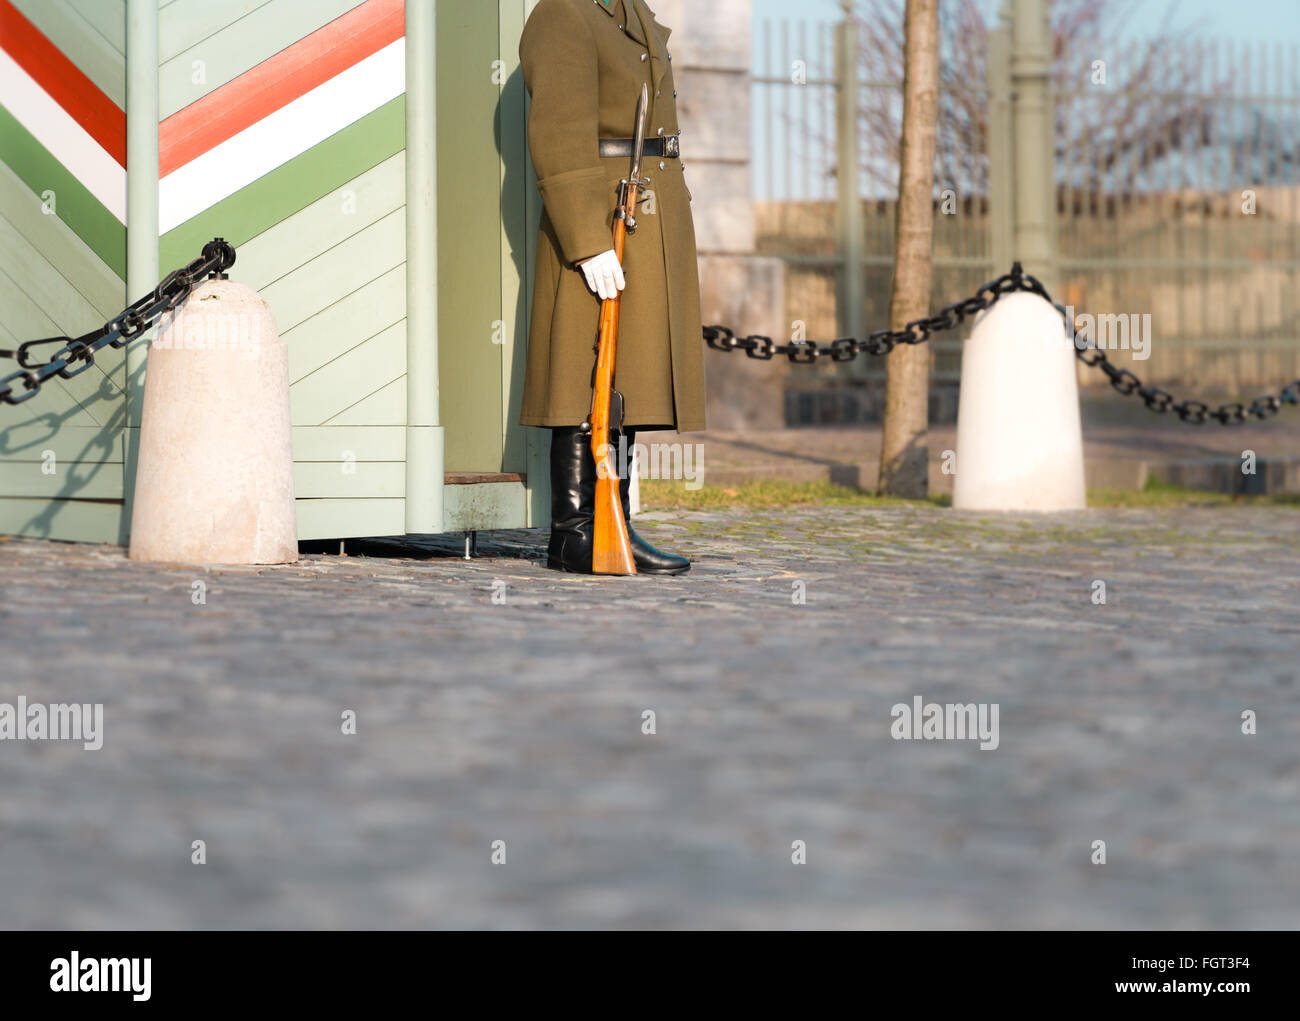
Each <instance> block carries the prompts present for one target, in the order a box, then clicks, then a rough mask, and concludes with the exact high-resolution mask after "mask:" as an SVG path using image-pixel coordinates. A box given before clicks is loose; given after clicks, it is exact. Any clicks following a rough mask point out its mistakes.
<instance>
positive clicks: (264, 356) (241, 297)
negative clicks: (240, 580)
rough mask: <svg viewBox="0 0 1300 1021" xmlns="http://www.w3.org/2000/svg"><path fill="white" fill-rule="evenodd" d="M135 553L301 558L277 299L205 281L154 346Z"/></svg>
mask: <svg viewBox="0 0 1300 1021" xmlns="http://www.w3.org/2000/svg"><path fill="white" fill-rule="evenodd" d="M144 390H145V392H144V411H143V417H142V419H141V425H140V451H139V456H138V458H137V461H136V476H135V508H134V511H133V513H132V517H131V559H132V560H155V561H158V560H161V561H173V562H183V563H197V564H291V563H294V562H296V561H297V559H298V528H297V519H296V515H295V510H294V493H293V446H292V433H291V430H290V422H289V357H288V349H287V348H286V346H285V345H284V344H282V343H280V340H279V336H278V334H277V332H276V328H275V319H274V318H273V317H272V315H271V309H270V306H268V305H267V303H266V302H265V301H264V300H263V299H262V297H261V296H260V295H259V294H258V293H257V292H256V291H254V290H253V289H252V288H250V287H247V286H245V285H244V284H239V283H235V282H234V281H233V280H205V281H202V282H201V283H199V284H197V285H196V286H195V287H194V290H193V291H192V292H191V294H190V296H189V298H188V299H187V300H186V302H185V303H184V304H183V305H181V307H180V308H179V309H177V310H176V312H174V313H172V314H171V315H169V316H166V317H164V318H163V320H162V324H161V326H160V328H159V331H158V335H157V337H156V338H155V339H154V341H153V342H152V343H151V344H150V345H149V360H148V367H147V370H146V375H145V388H144Z"/></svg>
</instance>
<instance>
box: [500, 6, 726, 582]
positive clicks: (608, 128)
mask: <svg viewBox="0 0 1300 1021" xmlns="http://www.w3.org/2000/svg"><path fill="white" fill-rule="evenodd" d="M670 31H671V30H670V29H668V28H665V27H664V26H662V25H660V24H659V23H658V22H656V21H655V18H654V12H653V11H651V10H650V9H649V7H647V6H646V2H645V0H540V3H538V5H537V7H536V8H535V9H534V11H533V13H532V15H531V16H530V17H529V19H528V23H527V24H526V25H525V26H524V33H523V37H522V38H521V40H520V43H519V56H520V60H521V62H522V65H523V73H524V82H525V84H526V85H527V87H528V91H529V93H530V94H531V96H532V108H531V111H530V113H529V118H528V147H529V151H530V152H531V153H532V157H533V165H534V167H535V168H536V170H537V185H538V188H539V189H540V191H541V194H542V208H543V211H542V219H541V227H540V232H539V235H538V241H537V268H536V276H535V280H534V290H533V307H532V320H531V325H530V330H529V340H528V365H527V371H526V375H525V380H524V397H523V408H522V412H521V414H520V422H521V424H523V425H534V426H544V427H548V428H550V430H551V539H550V545H549V548H548V551H547V563H548V565H549V566H550V567H553V568H556V569H558V570H564V571H575V572H579V573H590V571H591V549H592V527H593V519H594V515H595V510H594V505H595V487H596V466H595V462H594V460H593V458H592V456H591V450H590V446H589V443H588V438H587V436H586V434H585V433H583V432H582V431H581V429H580V427H581V425H582V423H584V422H585V420H586V418H587V415H588V413H589V412H590V410H591V399H592V385H593V371H594V367H595V346H596V339H597V324H598V321H599V318H600V302H601V301H602V300H603V299H605V298H612V297H614V296H615V295H616V294H617V292H618V291H620V290H622V289H623V287H624V280H625V277H626V278H627V279H630V280H631V281H632V286H631V287H630V288H629V289H628V290H627V292H626V294H624V295H623V298H622V314H621V322H620V328H619V338H618V362H617V374H618V378H617V385H618V389H619V390H620V391H621V392H622V394H623V397H624V401H625V405H624V426H623V429H622V434H621V436H620V435H618V434H614V433H611V436H610V442H611V445H612V446H613V447H614V449H615V452H616V453H617V452H618V451H621V450H624V449H626V450H628V451H630V450H631V449H632V444H633V442H634V437H635V435H636V433H637V432H638V431H642V430H650V429H674V428H675V429H677V430H679V431H682V432H687V431H695V430H700V429H703V428H704V357H703V341H702V337H701V326H700V295H699V277H698V269H697V265H696V254H695V226H694V224H693V222H692V220H691V207H690V201H691V193H690V191H689V190H688V189H687V187H686V181H685V178H684V177H683V174H682V167H683V164H682V162H681V159H680V144H679V141H678V138H679V131H678V127H677V104H676V103H675V102H674V98H675V97H676V95H677V92H676V89H674V87H673V73H672V66H671V63H672V54H671V53H670V52H669V51H668V46H667V43H668V35H669V32H670ZM643 84H648V85H649V90H650V106H649V113H648V116H647V120H646V149H645V158H644V160H643V163H642V167H643V170H642V176H643V178H648V180H649V184H648V185H647V186H646V195H645V199H644V203H643V205H642V206H641V208H640V209H638V215H637V219H638V221H639V224H640V227H639V229H638V230H637V231H636V233H635V234H633V235H632V236H630V237H629V239H628V242H627V247H626V249H625V251H624V261H623V264H622V266H621V267H620V265H619V261H618V258H617V257H616V256H615V254H614V252H613V249H612V241H611V231H612V226H613V212H614V207H615V204H616V202H617V197H618V184H619V181H620V180H621V179H622V178H623V177H626V176H627V172H628V165H629V158H630V156H631V151H632V139H631V136H632V134H633V130H634V128H633V122H634V118H635V115H636V103H637V97H638V96H639V95H640V92H641V86H642V85H643ZM620 475H621V477H622V479H623V482H622V493H621V495H622V499H623V509H624V516H625V517H626V512H627V507H628V471H627V470H626V467H621V469H620ZM628 533H629V538H630V539H631V543H632V551H633V558H634V561H635V563H636V569H637V572H638V573H640V574H681V573H682V572H684V571H686V570H688V569H689V568H690V561H689V560H687V559H686V558H684V557H678V556H673V555H671V554H667V553H662V552H660V551H659V550H657V549H655V548H654V547H653V546H651V545H650V544H649V543H647V542H645V541H644V540H643V539H641V537H640V536H638V535H637V534H636V533H635V532H634V531H632V528H631V526H630V525H629V527H628Z"/></svg>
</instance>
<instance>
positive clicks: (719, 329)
mask: <svg viewBox="0 0 1300 1021" xmlns="http://www.w3.org/2000/svg"><path fill="white" fill-rule="evenodd" d="M1019 291H1026V292H1028V293H1030V294H1036V295H1038V296H1039V297H1040V298H1043V299H1044V300H1045V301H1047V302H1049V303H1051V305H1052V307H1053V308H1055V309H1056V310H1057V312H1059V313H1060V315H1061V319H1062V321H1063V322H1064V323H1065V327H1066V330H1067V331H1068V332H1069V334H1070V336H1071V337H1072V338H1073V340H1074V353H1075V355H1076V356H1077V357H1078V359H1079V360H1080V361H1081V362H1083V364H1084V365H1087V366H1089V367H1095V368H1099V369H1101V371H1102V372H1103V373H1105V374H1106V378H1107V379H1108V380H1110V385H1111V386H1113V387H1114V388H1115V389H1116V390H1118V391H1119V392H1120V393H1121V394H1123V395H1124V396H1126V397H1127V396H1130V395H1132V394H1137V395H1138V396H1139V397H1141V398H1142V400H1143V401H1144V402H1145V403H1146V406H1147V407H1148V408H1149V409H1150V410H1151V411H1154V412H1156V413H1157V414H1162V415H1163V414H1166V413H1167V412H1170V411H1172V412H1174V413H1175V414H1176V415H1177V416H1178V417H1179V418H1180V419H1181V420H1182V421H1184V422H1190V423H1191V424H1193V425H1204V424H1205V422H1207V421H1209V420H1210V419H1214V420H1215V421H1216V422H1218V423H1219V424H1220V425H1237V424H1240V423H1243V422H1245V421H1246V419H1247V418H1249V417H1254V418H1258V419H1265V418H1271V417H1272V416H1273V415H1276V414H1277V413H1278V412H1279V411H1280V410H1281V409H1282V405H1284V404H1300V379H1297V380H1293V381H1292V382H1290V383H1288V384H1287V385H1286V386H1284V387H1283V388H1282V389H1281V391H1280V392H1279V393H1278V394H1276V395H1273V394H1269V395H1267V396H1264V397H1257V398H1255V400H1253V401H1251V402H1250V404H1248V405H1247V404H1241V403H1240V402H1230V403H1227V404H1221V405H1219V406H1218V407H1217V408H1211V407H1210V406H1209V405H1208V404H1204V403H1202V402H1201V401H1178V400H1175V398H1174V396H1173V394H1171V393H1169V392H1168V391H1166V390H1161V389H1160V388H1159V387H1154V386H1145V385H1144V384H1143V383H1142V380H1140V379H1139V378H1138V377H1137V376H1136V375H1134V374H1133V373H1132V372H1130V371H1129V370H1128V369H1121V368H1118V367H1117V366H1116V365H1115V364H1114V363H1113V362H1112V361H1111V360H1110V359H1109V358H1107V357H1106V352H1105V351H1103V350H1101V349H1100V348H1099V347H1097V346H1096V344H1095V343H1094V342H1092V341H1090V340H1087V339H1085V338H1082V337H1080V336H1079V334H1078V333H1077V332H1075V329H1074V324H1073V323H1072V322H1070V321H1069V314H1068V313H1067V311H1066V310H1065V308H1064V306H1061V305H1058V304H1056V303H1055V302H1054V301H1052V296H1051V295H1050V294H1048V293H1047V288H1045V287H1044V286H1043V285H1042V283H1041V282H1040V281H1039V280H1038V279H1037V278H1036V277H1033V276H1031V275H1030V274H1028V273H1026V272H1024V270H1023V269H1021V266H1020V263H1018V262H1017V263H1014V264H1013V265H1012V267H1011V272H1010V273H1004V274H1003V275H1002V276H1000V277H998V278H997V279H996V280H993V281H990V282H989V283H987V284H985V285H984V286H983V287H981V288H980V289H979V290H978V291H976V292H975V293H974V295H972V296H971V297H969V298H967V299H966V300H965V301H959V302H956V303H955V304H952V305H948V306H947V307H946V308H943V309H941V310H940V311H939V312H937V313H936V314H934V315H932V316H929V317H928V318H925V319H914V320H913V321H912V322H910V323H908V324H907V325H906V326H904V327H903V328H902V329H901V330H877V331H876V332H875V333H869V334H867V338H866V340H857V339H855V338H853V337H844V338H841V339H839V340H832V341H831V342H830V343H829V344H819V343H817V342H816V341H812V340H793V341H791V342H790V343H788V344H777V343H774V342H773V340H772V338H771V337H764V336H762V335H760V334H751V335H750V336H748V337H738V336H736V335H735V333H733V332H732V331H731V330H729V329H727V327H725V326H706V327H704V341H705V343H707V344H708V345H709V347H711V348H713V349H714V350H715V351H735V350H738V349H739V350H742V351H744V352H745V354H746V355H747V356H749V357H750V358H757V359H759V360H760V361H769V360H771V359H772V358H774V357H776V356H777V355H784V356H785V357H786V358H788V359H789V360H790V361H792V362H795V363H796V364H800V365H811V364H812V363H814V362H816V361H817V360H818V359H819V358H830V359H831V361H835V362H847V361H850V360H852V359H853V358H856V357H857V356H858V355H860V354H863V355H868V356H875V355H886V354H889V352H890V351H892V350H894V348H895V347H897V346H898V345H899V344H921V343H924V342H925V341H926V340H929V339H930V335H931V334H933V333H939V332H941V331H943V330H951V329H955V328H956V327H958V326H960V325H961V324H962V322H963V321H964V320H965V319H966V318H968V317H969V316H973V315H976V314H977V313H979V312H983V311H985V310H987V309H989V308H992V307H993V306H994V305H995V304H997V301H998V299H999V298H1001V297H1002V296H1003V295H1004V294H1013V293H1016V292H1019Z"/></svg>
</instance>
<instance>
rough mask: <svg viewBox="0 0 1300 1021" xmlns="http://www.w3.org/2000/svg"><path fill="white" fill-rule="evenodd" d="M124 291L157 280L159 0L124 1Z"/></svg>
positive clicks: (135, 350)
mask: <svg viewBox="0 0 1300 1021" xmlns="http://www.w3.org/2000/svg"><path fill="white" fill-rule="evenodd" d="M126 213H127V224H126V291H127V300H128V301H135V300H136V299H137V298H139V297H142V296H143V295H145V294H147V293H148V292H149V291H151V290H153V289H154V287H156V286H157V285H158V280H159V272H158V2H157V0H127V5H126ZM147 354H148V352H147V349H146V347H145V345H144V344H143V343H141V342H140V341H136V342H135V343H133V344H130V345H128V346H127V348H126V415H127V417H126V433H125V436H124V439H125V441H126V442H125V448H126V463H125V464H124V465H123V477H122V488H123V496H124V507H123V513H122V526H121V530H120V540H121V541H122V542H123V543H126V542H127V540H128V538H129V532H130V527H131V512H132V508H133V506H134V495H135V466H136V455H137V452H138V450H139V446H140V413H141V410H142V408H143V405H144V373H145V362H146V358H147Z"/></svg>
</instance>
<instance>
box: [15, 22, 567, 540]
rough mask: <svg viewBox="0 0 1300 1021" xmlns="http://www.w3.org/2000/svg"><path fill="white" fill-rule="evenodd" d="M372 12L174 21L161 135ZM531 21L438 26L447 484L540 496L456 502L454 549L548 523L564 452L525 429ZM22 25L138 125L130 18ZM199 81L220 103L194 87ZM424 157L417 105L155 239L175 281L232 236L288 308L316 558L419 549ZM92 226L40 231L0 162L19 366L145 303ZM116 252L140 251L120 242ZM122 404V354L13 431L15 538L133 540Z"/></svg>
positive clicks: (58, 388)
mask: <svg viewBox="0 0 1300 1021" xmlns="http://www.w3.org/2000/svg"><path fill="white" fill-rule="evenodd" d="M359 2H360V0H238V2H236V0H163V2H161V3H160V11H159V90H160V92H159V98H160V116H161V117H166V116H168V115H169V114H171V113H174V112H176V111H177V110H179V109H182V108H183V107H185V106H186V105H188V104H189V103H192V102H194V101H196V100H198V99H200V98H202V97H203V96H204V95H206V94H207V93H208V92H210V91H211V90H213V89H216V88H219V87H220V86H221V85H223V84H225V83H226V82H229V81H230V80H232V79H233V78H235V77H237V76H238V75H239V74H242V73H243V72H244V71H247V70H248V69H250V68H252V67H254V66H256V65H257V64H258V63H259V62H261V61H262V60H265V59H266V58H267V57H269V56H271V55H273V54H274V53H276V52H279V51H280V50H282V49H283V48H284V47H286V46H288V45H291V44H292V43H293V42H295V41H296V40H298V39H300V38H302V37H304V36H306V35H308V34H309V33H311V32H312V31H315V30H316V29H318V28H320V27H321V26H322V25H324V24H326V23H327V22H329V21H330V20H332V19H333V18H335V17H338V16H339V15H340V14H342V13H345V12H346V11H347V10H349V9H351V8H353V7H355V6H357V5H358V3H359ZM533 2H534V0H499V2H497V3H491V2H489V0H438V4H437V44H436V50H437V52H436V58H437V85H438V104H437V108H438V109H437V116H438V124H437V127H438V132H437V140H438V146H439V153H438V217H439V224H438V238H439V247H438V280H437V281H436V286H437V289H438V294H439V301H438V309H439V314H438V332H439V357H440V368H439V383H440V394H441V422H442V424H443V426H444V427H445V430H446V451H445V467H446V470H447V471H448V472H476V473H477V472H484V473H498V472H509V473H520V474H526V475H527V476H528V479H529V484H528V485H527V486H526V485H525V484H524V483H522V482H504V483H496V484H493V485H490V486H456V485H453V486H448V487H447V493H446V494H445V496H444V503H445V527H446V528H448V529H459V528H492V527H518V526H520V525H523V524H525V523H534V522H536V523H544V518H545V508H546V495H545V488H546V486H545V482H546V468H545V449H544V448H545V442H544V441H545V434H544V432H543V431H541V430H530V429H524V428H523V427H521V426H519V425H517V424H516V422H517V419H518V407H519V399H520V392H521V388H522V372H523V358H524V345H525V343H526V330H527V318H528V317H527V309H528V304H529V294H528V289H527V280H528V279H529V277H530V276H531V259H532V252H533V250H534V248H535V244H536V221H537V214H538V202H539V200H538V199H537V196H536V191H535V185H534V182H533V178H532V175H531V169H530V167H529V165H528V159H527V150H526V127H525V117H526V101H525V95H524V90H523V85H522V80H521V77H520V74H519V69H518V58H517V47H518V38H519V33H520V31H521V30H522V27H523V22H524V19H525V17H526V14H527V12H528V10H529V9H531V7H532V4H533ZM17 6H18V7H19V9H20V10H21V11H22V12H23V13H24V14H25V15H26V16H27V17H28V18H29V19H30V20H31V21H32V22H33V23H34V24H35V25H36V26H37V27H38V28H39V29H40V30H41V31H42V32H43V33H44V34H46V35H47V37H48V38H49V39H50V40H51V41H52V42H53V43H54V44H55V45H56V46H58V47H59V49H60V50H62V51H63V52H64V53H65V54H66V55H68V56H69V57H70V58H71V59H73V61H74V62H75V63H76V64H77V65H78V66H79V67H81V68H82V69H83V70H84V71H85V73H86V74H87V76H88V77H90V78H91V79H92V81H94V82H95V83H96V84H97V85H98V86H99V87H100V88H101V89H102V90H103V91H104V92H105V93H106V94H107V95H108V96H110V97H111V98H112V99H113V100H114V101H115V102H118V103H123V102H124V99H125V58H124V52H125V49H126V39H125V11H124V7H125V0H17ZM412 56H413V55H412V54H409V53H408V56H407V59H408V60H410V59H412ZM198 60H201V61H202V62H203V66H204V74H203V76H202V80H201V81H196V80H195V75H194V62H195V61H198ZM0 110H2V108H0ZM404 147H405V100H404V97H399V98H397V99H396V100H393V101H392V102H390V103H388V104H386V105H385V106H383V107H381V108H380V109H377V110H375V111H374V112H373V113H371V114H368V115H367V116H365V117H363V118H362V119H361V120H359V121H357V122H355V123H354V124H352V125H350V126H349V127H347V128H345V129H344V130H342V131H340V132H338V133H337V134H335V135H333V136H331V137H330V138H328V139H326V140H324V141H323V142H321V143H320V144H319V145H317V146H315V147H314V148H312V149H310V150H308V151H306V152H304V153H302V154H301V155H299V156H297V157H295V158H294V159H292V160H291V161H290V162H289V163H287V164H284V165H282V166H281V167H279V168H276V169H275V170H272V171H271V172H269V173H267V174H266V175H265V176H263V177H262V178H259V179H258V180H257V181H254V182H253V183H251V184H249V185H248V186H246V187H244V188H243V189H241V190H240V191H238V192H236V193H235V194H234V195H232V196H230V197H228V198H226V199H223V200H222V201H220V202H217V203H216V204H215V205H213V206H211V207H210V208H208V209H206V210H204V211H203V212H202V213H200V214H198V215H196V216H194V217H193V218H192V219H191V220H189V221H187V222H185V223H182V224H180V225H179V226H177V227H175V228H174V229H172V230H170V231H169V232H168V233H166V234H164V235H163V236H162V237H161V238H160V239H159V244H158V255H159V266H160V267H161V271H162V272H166V271H167V270H169V269H171V268H173V267H175V266H177V265H180V264H182V263H184V262H186V261H188V260H189V259H191V258H193V257H194V256H195V255H196V254H197V252H198V249H199V247H201V245H202V244H203V242H204V241H206V240H208V239H210V238H211V237H213V236H214V235H217V234H220V235H222V236H224V237H226V238H227V239H229V240H231V241H232V242H233V243H235V244H236V246H237V248H238V259H237V262H236V265H235V267H234V268H233V270H232V272H231V276H232V277H233V278H234V279H236V280H240V281H242V282H245V283H248V284H249V285H250V286H253V287H254V288H256V289H258V290H259V291H260V292H261V293H262V294H263V295H264V296H265V297H266V298H267V300H268V302H269V303H270V304H271V308H272V311H273V312H274V314H275V317H276V321H277V325H278V327H279V331H280V336H281V338H282V339H283V340H284V341H285V342H286V343H287V344H288V345H289V353H290V380H291V405H292V410H293V425H294V437H293V438H294V450H295V459H296V464H295V483H296V486H297V495H298V511H299V534H300V536H301V537H302V538H304V539H308V538H332V537H346V536H357V535H380V534H401V533H402V532H404V531H405V527H404V519H405V514H404V510H405V507H404V500H405V486H406V478H405V467H406V466H405V459H406V451H405V426H406V376H405V373H406V365H405V357H406V318H405V316H406V308H405V300H406V298H405V289H406V257H405V252H406V237H405V176H404V175H405V167H406V154H405V151H404ZM75 226H77V224H76V223H75V222H74V223H73V224H72V226H70V225H69V222H65V220H64V219H62V218H60V217H59V216H47V215H44V214H43V213H42V212H41V207H40V200H39V197H38V195H37V191H36V183H35V182H33V181H31V180H25V179H24V178H23V177H22V176H20V175H19V173H18V172H17V171H16V170H15V168H13V167H11V166H9V165H7V164H6V163H4V162H3V161H0V346H4V347H11V346H15V345H16V344H17V343H18V342H20V341H23V340H28V339H31V338H33V337H38V336H46V335H53V334H56V333H68V334H71V335H76V334H77V333H81V332H85V331H86V330H88V329H91V328H93V327H94V326H95V325H97V324H99V323H101V322H103V321H104V320H105V319H106V318H108V317H109V316H110V315H112V314H114V313H116V312H117V311H119V310H120V309H121V308H122V307H123V306H124V305H125V304H126V302H127V300H128V295H127V294H126V293H125V287H124V284H123V275H124V272H123V266H124V258H123V259H116V258H111V257H110V258H108V259H105V258H104V257H103V256H104V253H103V252H102V251H101V252H98V253H97V252H96V250H94V249H93V248H92V247H90V246H88V245H87V243H86V241H85V240H83V237H82V236H80V235H79V234H78V232H77V230H76V229H74V227H75ZM118 228H119V230H120V232H121V234H122V235H123V236H124V234H125V231H124V230H123V229H121V227H120V224H119V225H118ZM82 233H83V234H84V233H85V231H83V232H82ZM116 243H117V244H120V245H121V246H122V250H123V252H124V251H125V247H124V240H123V238H119V239H118V241H117V242H116ZM110 254H111V253H110ZM433 283H434V282H431V285H432V284H433ZM130 297H136V296H135V295H132V296H130ZM124 387H125V361H124V359H123V356H122V354H121V353H120V352H115V353H111V354H109V355H106V356H101V357H100V358H99V359H98V361H97V364H96V366H95V368H94V369H93V370H92V371H91V372H87V373H85V374H84V375H82V376H80V377H78V378H77V379H75V380H71V381H62V380H59V381H56V382H55V383H53V384H51V385H49V386H47V387H46V389H45V392H43V393H42V394H41V395H40V396H39V397H38V398H36V399H34V400H32V401H30V402H28V403H27V404H25V405H22V406H20V407H17V408H9V407H4V408H0V533H17V534H32V535H41V536H47V537H51V538H64V539H78V540H88V541H109V542H115V541H122V540H123V539H124V538H125V527H124V523H123V520H122V519H123V504H122V498H123V472H124V470H125V468H124V460H125V459H124V456H123V454H124V451H123V431H122V430H123V424H124V418H125V399H124V397H123V390H124ZM49 452H53V454H54V456H55V457H56V458H57V459H58V462H59V471H58V473H57V474H55V475H49V474H44V473H42V472H41V470H40V468H41V465H42V463H43V459H45V460H48V457H49Z"/></svg>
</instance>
